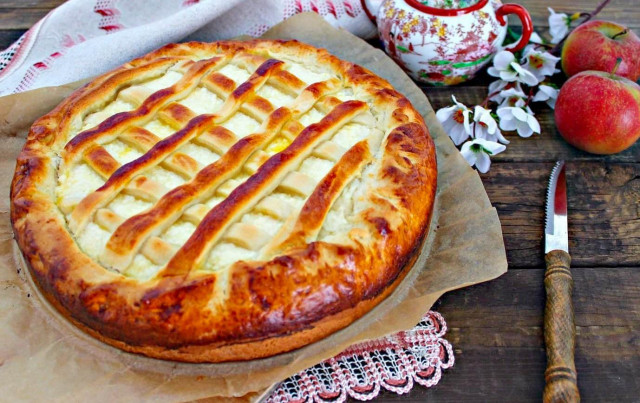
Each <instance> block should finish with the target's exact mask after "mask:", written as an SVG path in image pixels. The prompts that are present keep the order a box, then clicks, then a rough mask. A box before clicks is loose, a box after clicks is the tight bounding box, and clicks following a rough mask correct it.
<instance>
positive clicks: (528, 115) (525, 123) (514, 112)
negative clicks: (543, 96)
mask: <svg viewBox="0 0 640 403" xmlns="http://www.w3.org/2000/svg"><path fill="white" fill-rule="evenodd" d="M498 116H499V117H500V128H501V129H502V130H505V131H513V130H517V131H518V135H519V136H520V137H530V136H531V135H532V134H533V133H538V134H539V133H540V123H538V120H537V119H536V118H535V117H534V116H533V111H532V110H531V108H529V107H528V106H513V107H511V106H507V107H504V108H498Z"/></svg>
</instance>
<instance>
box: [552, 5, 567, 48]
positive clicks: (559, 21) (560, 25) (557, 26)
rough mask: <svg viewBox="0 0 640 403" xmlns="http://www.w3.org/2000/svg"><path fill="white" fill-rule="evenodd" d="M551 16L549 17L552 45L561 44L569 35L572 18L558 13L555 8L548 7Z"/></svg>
mask: <svg viewBox="0 0 640 403" xmlns="http://www.w3.org/2000/svg"><path fill="white" fill-rule="evenodd" d="M547 9H548V10H549V12H550V13H551V15H549V33H550V34H551V43H552V44H554V45H555V44H557V43H560V41H561V40H562V39H564V37H565V36H567V34H568V33H569V28H570V27H571V18H570V17H569V16H568V15H566V14H565V13H556V12H555V11H553V8H551V7H547Z"/></svg>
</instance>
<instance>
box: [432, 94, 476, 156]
mask: <svg viewBox="0 0 640 403" xmlns="http://www.w3.org/2000/svg"><path fill="white" fill-rule="evenodd" d="M451 98H453V102H454V103H455V105H453V106H450V107H448V108H442V109H439V110H438V112H437V113H436V117H437V118H438V120H439V121H440V123H442V127H443V128H444V130H445V131H446V132H447V134H448V135H449V137H451V140H453V142H454V143H455V145H457V146H458V145H460V144H462V142H463V141H465V140H466V139H467V138H469V136H470V135H471V125H470V123H469V114H470V113H471V111H470V110H469V108H467V107H466V106H465V105H463V104H461V103H460V102H458V101H457V100H456V97H455V96H453V95H452V96H451Z"/></svg>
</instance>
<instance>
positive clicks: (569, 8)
mask: <svg viewBox="0 0 640 403" xmlns="http://www.w3.org/2000/svg"><path fill="white" fill-rule="evenodd" d="M517 3H519V4H521V5H523V6H524V7H525V8H526V9H527V10H528V11H529V13H530V14H531V18H532V20H533V26H534V27H536V29H537V30H539V31H540V30H542V29H545V30H546V29H547V27H548V26H549V23H548V20H547V19H548V17H549V11H548V10H547V7H552V8H553V9H554V10H555V11H556V12H557V13H560V12H563V13H566V14H567V15H571V14H573V13H579V12H592V11H593V10H594V9H595V8H596V6H597V5H598V4H599V3H600V1H599V0H560V1H553V2H549V1H540V0H518V1H517ZM596 18H597V19H601V20H610V21H615V22H618V23H620V24H624V25H627V26H629V27H631V28H632V29H634V30H636V33H638V32H639V29H640V7H638V1H637V0H615V1H612V2H610V3H609V4H608V5H607V6H606V7H605V8H604V9H603V10H602V11H601V12H600V13H599V14H598V15H597V16H596ZM509 23H513V24H515V23H516V19H515V18H511V19H509Z"/></svg>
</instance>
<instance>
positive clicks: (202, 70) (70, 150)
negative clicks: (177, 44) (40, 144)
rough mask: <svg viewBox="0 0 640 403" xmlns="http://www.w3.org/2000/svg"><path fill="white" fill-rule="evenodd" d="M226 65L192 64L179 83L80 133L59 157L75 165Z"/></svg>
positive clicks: (212, 61) (216, 60) (214, 62)
mask: <svg viewBox="0 0 640 403" xmlns="http://www.w3.org/2000/svg"><path fill="white" fill-rule="evenodd" d="M227 62H228V58H223V57H213V58H211V59H206V60H200V61H198V62H196V63H194V64H193V65H192V66H191V67H190V68H189V70H188V71H187V73H186V74H185V75H184V77H183V78H182V79H180V80H179V81H178V82H177V83H175V84H174V85H172V86H171V87H169V88H165V89H162V90H159V91H156V92H155V93H154V94H153V95H152V96H150V97H149V98H147V99H146V100H145V101H144V102H143V103H142V104H141V105H140V106H139V107H138V108H136V109H135V110H133V111H130V112H124V113H121V114H118V115H115V116H112V117H111V118H109V119H107V120H106V121H104V122H102V123H101V124H100V125H98V127H96V128H94V129H90V130H86V131H84V132H81V133H79V134H78V135H77V136H75V137H74V138H72V139H71V141H69V142H68V143H67V145H66V146H65V148H64V153H63V155H62V157H63V159H64V162H65V164H66V165H70V164H72V163H74V162H75V161H77V159H78V158H79V155H82V153H83V151H84V150H85V149H86V148H87V147H89V146H90V145H91V144H94V143H95V142H100V143H108V142H110V141H113V140H114V139H115V138H116V137H117V136H118V135H119V134H120V133H122V131H124V130H126V129H127V128H129V127H132V126H141V125H144V124H145V123H147V122H149V121H150V120H151V119H153V118H154V117H155V115H156V114H157V113H158V111H159V110H160V109H161V108H163V107H165V106H166V105H167V104H169V103H171V102H174V101H177V100H180V99H182V98H184V97H186V96H187V95H188V94H189V93H190V92H191V91H192V90H193V89H194V88H196V87H197V86H198V84H199V83H200V80H201V79H202V77H203V76H205V75H206V74H208V73H210V72H212V71H214V70H216V69H219V68H220V67H221V65H223V64H225V63H227Z"/></svg>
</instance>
